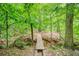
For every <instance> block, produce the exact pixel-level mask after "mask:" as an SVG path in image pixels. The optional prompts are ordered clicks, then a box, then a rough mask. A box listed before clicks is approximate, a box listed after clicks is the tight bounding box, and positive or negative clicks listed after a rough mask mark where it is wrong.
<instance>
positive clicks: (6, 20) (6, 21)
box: [5, 11, 8, 48]
mask: <svg viewBox="0 0 79 59" xmlns="http://www.w3.org/2000/svg"><path fill="white" fill-rule="evenodd" d="M5 25H6V40H7V48H8V12H7V11H6V17H5Z"/></svg>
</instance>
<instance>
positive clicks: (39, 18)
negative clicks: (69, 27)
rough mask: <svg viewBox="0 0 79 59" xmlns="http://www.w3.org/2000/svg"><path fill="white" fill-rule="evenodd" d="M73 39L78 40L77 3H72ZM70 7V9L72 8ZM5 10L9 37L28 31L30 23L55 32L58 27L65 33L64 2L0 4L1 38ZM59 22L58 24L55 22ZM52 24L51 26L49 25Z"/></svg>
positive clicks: (4, 36)
mask: <svg viewBox="0 0 79 59" xmlns="http://www.w3.org/2000/svg"><path fill="white" fill-rule="evenodd" d="M72 8H74V22H73V24H74V25H73V31H74V41H79V39H78V38H79V23H78V22H79V20H78V19H79V13H78V11H79V4H74V7H73V6H72ZM72 8H70V9H72ZM5 11H7V12H8V27H9V29H8V33H9V34H8V36H9V38H11V37H14V36H18V35H21V34H27V33H30V30H31V29H30V23H33V27H34V29H36V30H37V29H41V30H42V31H48V32H50V31H51V27H52V32H56V31H57V28H60V32H61V36H62V37H63V38H64V35H65V19H66V4H64V3H63V4H58V3H57V4H56V3H55V4H54V3H53V4H41V3H38V4H31V3H26V4H0V31H1V34H0V35H1V38H6V32H5V28H6V25H5V17H6V16H5ZM58 23H59V26H57V24H58ZM51 24H52V26H51Z"/></svg>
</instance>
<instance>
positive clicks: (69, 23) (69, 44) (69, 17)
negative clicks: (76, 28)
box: [64, 4, 74, 49]
mask: <svg viewBox="0 0 79 59" xmlns="http://www.w3.org/2000/svg"><path fill="white" fill-rule="evenodd" d="M73 6H74V4H67V5H66V22H65V25H66V30H65V44H64V46H65V48H68V49H73V16H74V15H73Z"/></svg>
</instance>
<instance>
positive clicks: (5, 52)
mask: <svg viewBox="0 0 79 59" xmlns="http://www.w3.org/2000/svg"><path fill="white" fill-rule="evenodd" d="M45 54H46V55H45V56H73V55H74V56H79V51H78V50H75V51H72V50H67V49H63V48H61V49H52V48H50V47H49V48H47V49H46V50H45ZM0 56H33V47H27V48H26V49H24V50H21V49H18V48H16V47H14V48H9V49H0Z"/></svg>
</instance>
